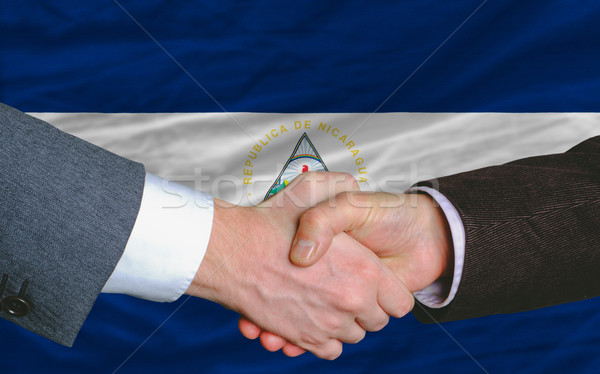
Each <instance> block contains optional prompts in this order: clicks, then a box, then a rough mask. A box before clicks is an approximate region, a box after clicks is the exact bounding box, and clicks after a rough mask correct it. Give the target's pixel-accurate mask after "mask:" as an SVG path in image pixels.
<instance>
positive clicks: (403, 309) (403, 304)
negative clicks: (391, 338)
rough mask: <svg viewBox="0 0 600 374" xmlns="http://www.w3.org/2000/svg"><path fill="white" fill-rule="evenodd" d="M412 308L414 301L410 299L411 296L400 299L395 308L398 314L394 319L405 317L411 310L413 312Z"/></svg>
mask: <svg viewBox="0 0 600 374" xmlns="http://www.w3.org/2000/svg"><path fill="white" fill-rule="evenodd" d="M414 306H415V299H414V297H412V295H410V296H408V295H407V296H405V297H402V298H401V299H400V301H399V303H398V307H397V308H396V309H397V310H398V314H397V315H396V316H395V317H397V318H401V317H404V316H405V315H407V314H408V313H410V311H411V310H413V308H414Z"/></svg>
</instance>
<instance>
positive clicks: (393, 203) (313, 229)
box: [240, 191, 453, 356]
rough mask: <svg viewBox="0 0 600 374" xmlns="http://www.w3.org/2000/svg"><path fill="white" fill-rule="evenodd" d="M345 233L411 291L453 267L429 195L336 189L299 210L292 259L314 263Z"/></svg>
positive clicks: (248, 331)
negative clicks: (318, 200)
mask: <svg viewBox="0 0 600 374" xmlns="http://www.w3.org/2000/svg"><path fill="white" fill-rule="evenodd" d="M343 232H345V233H346V234H348V235H350V236H351V237H352V238H354V239H355V240H357V241H358V242H359V243H361V244H363V245H364V246H366V247H368V248H369V249H370V250H372V251H373V252H374V253H375V254H377V255H378V256H379V257H380V258H381V261H382V262H383V263H384V264H386V265H387V266H388V267H389V268H390V269H391V270H392V271H393V272H394V274H395V275H396V276H397V277H398V279H400V282H401V284H403V285H405V286H406V287H407V289H408V290H409V291H410V292H415V291H419V290H421V289H423V288H425V287H427V286H428V285H430V284H431V283H433V282H434V281H435V280H437V279H438V278H440V277H441V276H444V275H449V274H451V272H452V266H453V256H452V252H451V248H452V247H451V241H450V240H451V235H450V232H449V228H448V224H447V222H446V219H445V217H444V214H443V212H442V211H441V209H440V208H439V207H437V206H436V204H435V203H434V202H433V200H432V199H431V198H430V197H429V196H428V195H425V194H409V195H406V194H389V193H369V192H356V191H354V192H343V193H340V194H338V195H336V196H335V197H334V198H332V199H330V200H329V201H324V202H322V203H320V204H318V205H316V206H315V207H313V208H311V209H308V210H307V211H306V212H304V213H303V214H302V216H301V218H300V224H299V228H298V231H297V233H296V236H295V238H294V242H293V247H292V250H291V252H290V259H291V260H292V262H293V263H295V264H296V265H298V266H303V267H306V266H312V265H313V264H315V263H317V261H319V259H320V258H321V257H322V256H323V255H324V254H325V253H326V252H327V250H328V248H330V245H331V243H332V240H334V238H335V237H336V235H339V233H343ZM382 296H383V297H386V296H389V297H393V296H391V295H382ZM240 330H241V331H242V333H243V334H244V335H246V336H248V335H249V336H251V337H252V336H258V335H260V337H261V342H262V343H263V346H264V347H265V348H266V349H268V350H277V349H279V348H282V347H283V348H284V353H286V354H288V355H289V356H295V355H297V354H301V353H302V352H301V350H298V349H297V347H294V346H292V345H291V344H289V342H286V341H285V340H284V339H282V338H280V337H278V336H276V335H274V334H271V333H269V332H267V331H260V330H259V329H258V328H257V326H255V325H253V324H252V323H251V322H249V321H247V320H244V319H241V320H240Z"/></svg>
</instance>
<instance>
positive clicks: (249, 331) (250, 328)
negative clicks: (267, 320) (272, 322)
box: [238, 317, 262, 340]
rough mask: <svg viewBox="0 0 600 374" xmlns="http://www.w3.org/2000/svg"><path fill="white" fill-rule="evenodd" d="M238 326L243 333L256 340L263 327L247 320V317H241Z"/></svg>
mask: <svg viewBox="0 0 600 374" xmlns="http://www.w3.org/2000/svg"><path fill="white" fill-rule="evenodd" d="M238 328H239V329H240V332H241V333H242V335H244V336H245V337H246V338H248V339H250V340H254V339H256V338H258V337H259V335H260V333H261V332H262V329H261V328H260V327H258V326H256V325H255V324H254V323H252V322H250V321H249V320H247V319H246V318H245V317H240V319H239V321H238Z"/></svg>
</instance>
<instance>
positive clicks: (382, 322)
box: [371, 314, 390, 331]
mask: <svg viewBox="0 0 600 374" xmlns="http://www.w3.org/2000/svg"><path fill="white" fill-rule="evenodd" d="M389 322H390V317H389V316H388V315H387V314H386V315H385V317H382V318H381V319H379V320H378V321H376V322H375V324H374V326H373V330H371V331H379V330H381V329H383V328H384V327H385V326H387V324H388V323H389Z"/></svg>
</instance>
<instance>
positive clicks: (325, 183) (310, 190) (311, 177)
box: [260, 172, 360, 216]
mask: <svg viewBox="0 0 600 374" xmlns="http://www.w3.org/2000/svg"><path fill="white" fill-rule="evenodd" d="M342 191H360V188H359V187H358V183H357V182H356V179H354V177H352V175H350V174H348V173H336V172H308V173H302V174H300V175H299V176H298V177H296V178H295V179H294V180H293V181H292V182H291V183H290V184H289V185H288V186H286V187H285V188H284V189H283V190H282V191H281V192H279V193H277V194H276V195H274V196H272V197H271V198H269V199H267V200H266V201H264V202H263V203H261V204H260V206H265V207H279V208H285V209H286V211H287V214H290V212H294V213H293V214H295V215H298V216H299V215H300V214H301V213H302V212H304V211H305V210H306V209H308V208H310V207H312V206H314V205H316V204H318V203H320V202H322V201H324V200H326V199H328V198H329V197H332V196H335V195H336V194H338V193H340V192H342Z"/></svg>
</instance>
